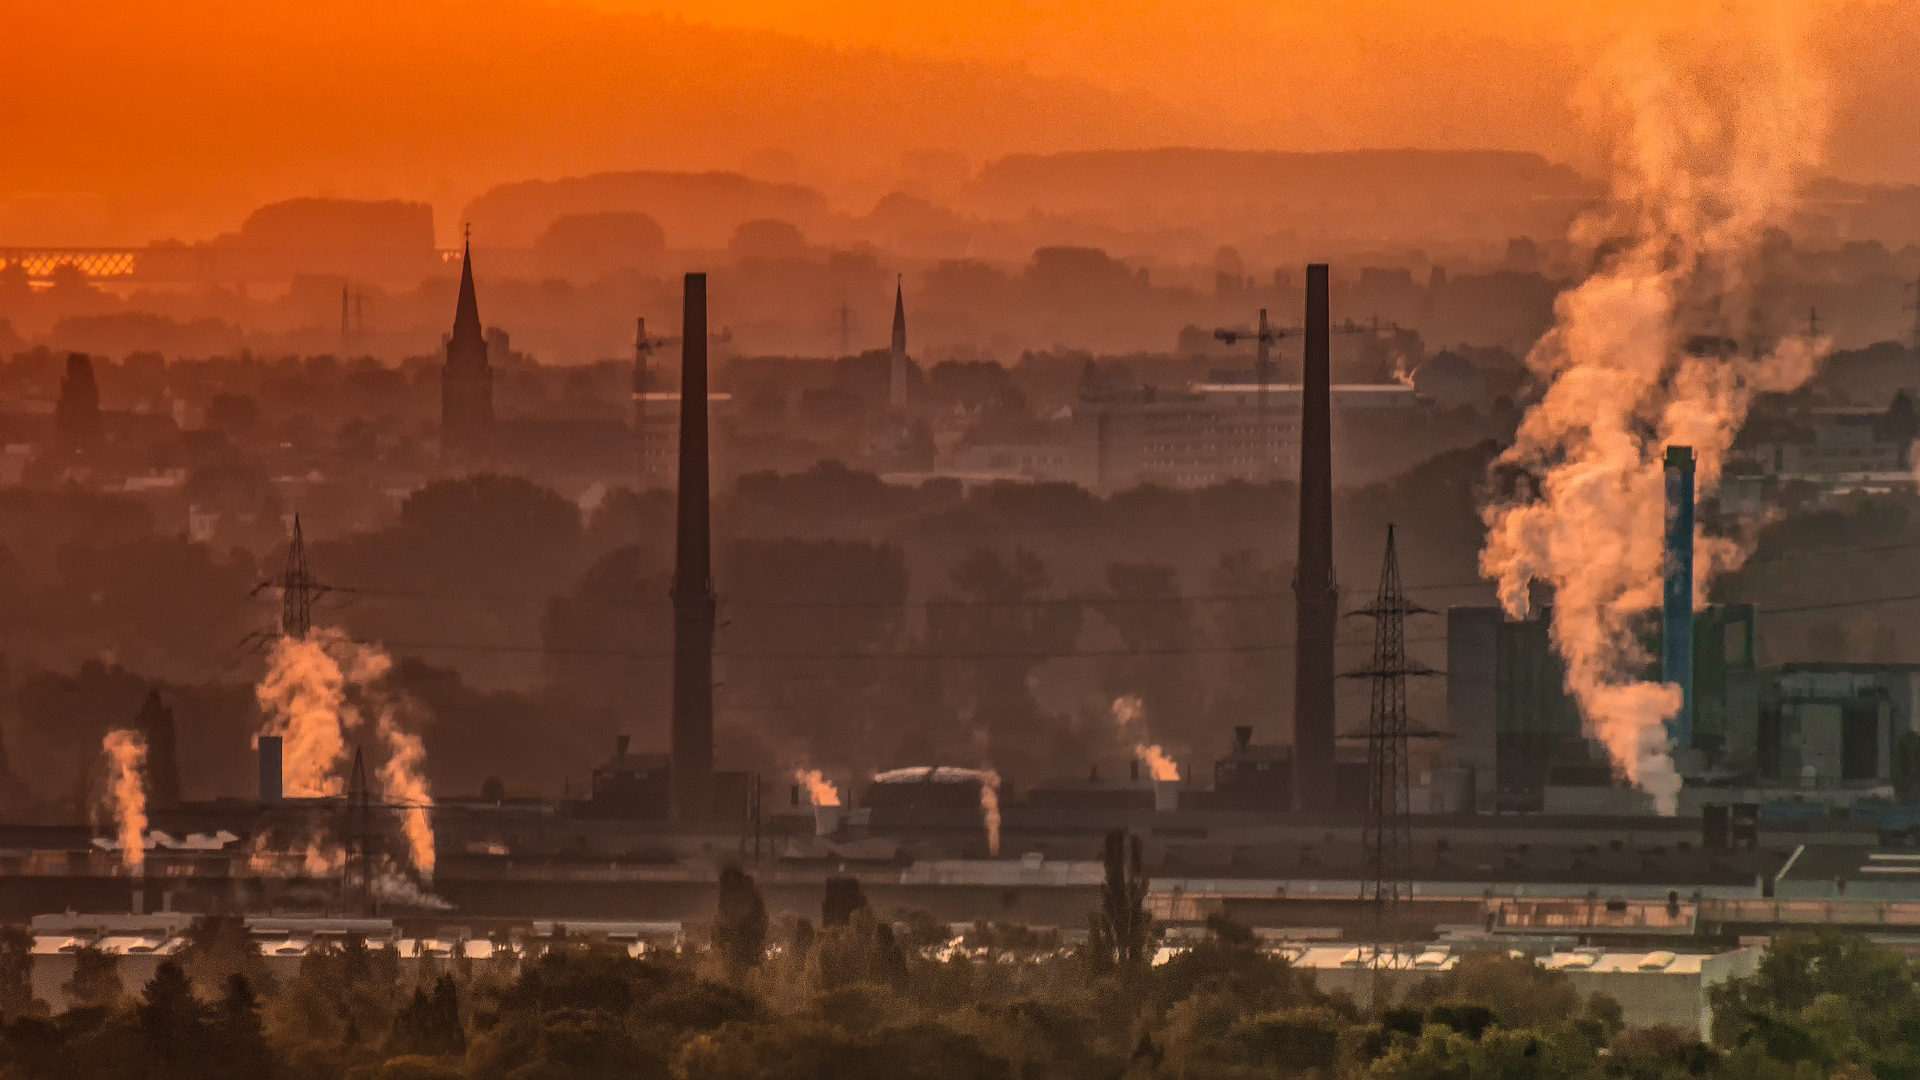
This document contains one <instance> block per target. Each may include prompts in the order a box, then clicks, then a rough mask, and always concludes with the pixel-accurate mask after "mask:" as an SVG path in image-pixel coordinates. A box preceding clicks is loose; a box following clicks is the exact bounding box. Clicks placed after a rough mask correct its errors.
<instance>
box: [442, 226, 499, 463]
mask: <svg viewBox="0 0 1920 1080" xmlns="http://www.w3.org/2000/svg"><path fill="white" fill-rule="evenodd" d="M466 240H467V242H466V251H465V253H464V258H463V259H462V261H461V265H460V301H459V305H458V306H457V307H455V308H454V312H453V333H452V334H450V335H449V336H448V337H447V362H446V364H445V365H444V366H443V367H441V369H440V454H441V457H442V459H443V460H445V462H446V463H447V464H449V465H451V466H454V467H456V468H468V469H472V468H478V467H481V466H483V465H484V464H485V462H486V459H487V453H488V448H489V444H490V443H491V442H492V439H493V368H492V367H491V366H490V365H489V364H488V363H487V335H486V331H485V330H484V329H482V328H481V326H480V302H479V300H478V299H477V298H476V297H475V296H474V291H473V234H472V232H471V231H469V232H468V234H467V238H466Z"/></svg>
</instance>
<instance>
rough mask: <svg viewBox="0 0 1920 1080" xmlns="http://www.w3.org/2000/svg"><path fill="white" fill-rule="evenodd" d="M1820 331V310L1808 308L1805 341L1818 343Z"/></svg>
mask: <svg viewBox="0 0 1920 1080" xmlns="http://www.w3.org/2000/svg"><path fill="white" fill-rule="evenodd" d="M1820 330H1821V326H1820V309H1819V308H1818V307H1813V308H1809V309H1808V310H1807V340H1809V341H1819V340H1820Z"/></svg>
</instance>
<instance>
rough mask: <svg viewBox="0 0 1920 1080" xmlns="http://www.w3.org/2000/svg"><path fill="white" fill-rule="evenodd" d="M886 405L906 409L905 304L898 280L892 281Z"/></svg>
mask: <svg viewBox="0 0 1920 1080" xmlns="http://www.w3.org/2000/svg"><path fill="white" fill-rule="evenodd" d="M891 354H892V355H891V356H890V357H889V359H890V360H891V362H892V363H891V366H890V367H889V369H888V370H889V373H890V379H889V384H888V387H887V389H888V394H887V399H888V403H889V404H891V405H892V406H893V407H894V408H896V409H905V408H906V407H907V303H906V296H905V294H904V293H903V292H902V290H901V286H900V279H899V277H897V276H896V277H895V278H894V279H893V346H892V349H891Z"/></svg>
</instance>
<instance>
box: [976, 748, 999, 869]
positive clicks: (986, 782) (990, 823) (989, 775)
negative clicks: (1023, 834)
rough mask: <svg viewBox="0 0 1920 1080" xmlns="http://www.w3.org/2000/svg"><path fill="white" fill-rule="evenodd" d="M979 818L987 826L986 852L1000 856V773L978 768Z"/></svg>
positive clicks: (996, 856)
mask: <svg viewBox="0 0 1920 1080" xmlns="http://www.w3.org/2000/svg"><path fill="white" fill-rule="evenodd" d="M980 820H981V822H982V823H983V824H985V825H986V827H987V854H988V855H989V856H991V857H993V858H996V859H997V858H999V857H1000V774H999V773H998V772H996V771H994V770H993V769H981V770H980Z"/></svg>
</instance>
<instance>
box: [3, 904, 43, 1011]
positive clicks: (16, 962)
mask: <svg viewBox="0 0 1920 1080" xmlns="http://www.w3.org/2000/svg"><path fill="white" fill-rule="evenodd" d="M46 1007H47V1006H46V1002H43V1001H37V1000H35V998H34V996H33V935H32V934H31V933H29V932H28V931H27V928H26V927H24V926H0V1022H4V1021H7V1020H11V1019H13V1018H15V1017H19V1016H26V1015H29V1014H34V1013H40V1012H44V1011H46Z"/></svg>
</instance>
